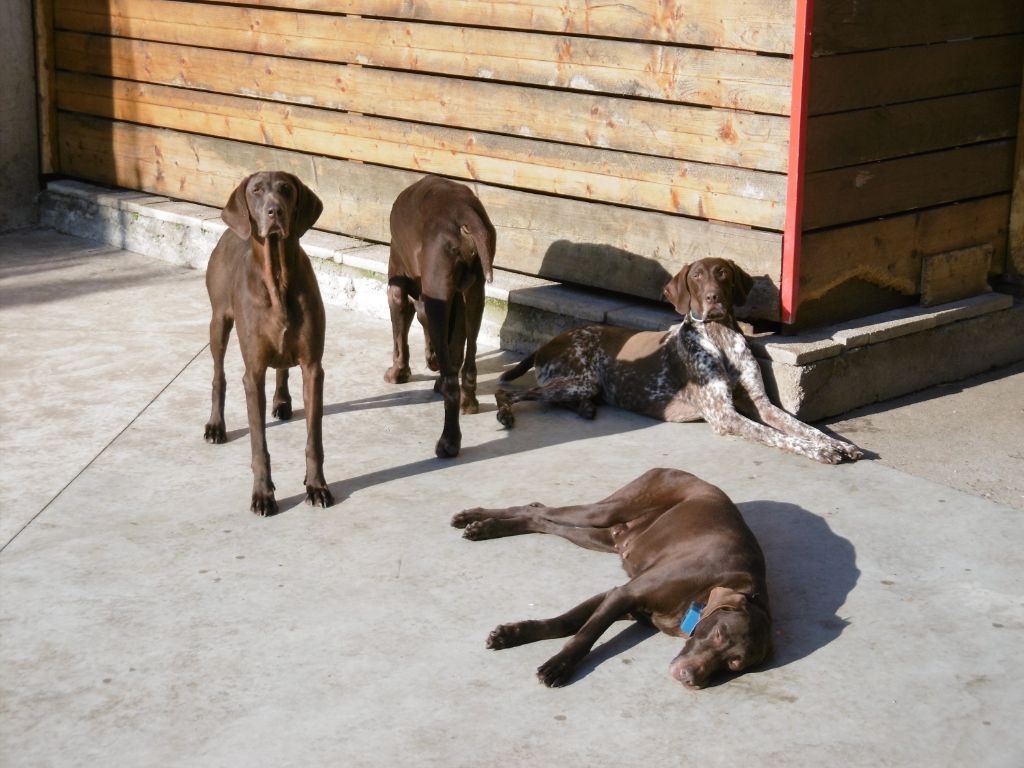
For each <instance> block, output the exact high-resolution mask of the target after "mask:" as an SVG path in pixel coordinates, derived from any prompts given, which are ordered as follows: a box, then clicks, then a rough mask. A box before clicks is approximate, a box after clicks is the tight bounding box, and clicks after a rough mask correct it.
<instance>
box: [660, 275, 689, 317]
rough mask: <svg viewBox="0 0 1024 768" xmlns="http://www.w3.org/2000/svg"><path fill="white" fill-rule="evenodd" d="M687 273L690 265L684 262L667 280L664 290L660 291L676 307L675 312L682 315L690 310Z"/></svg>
mask: <svg viewBox="0 0 1024 768" xmlns="http://www.w3.org/2000/svg"><path fill="white" fill-rule="evenodd" d="M689 274H690V265H689V264H684V265H683V268H682V269H680V270H679V272H678V273H677V274H676V276H675V277H673V278H672V279H671V280H669V281H668V283H667V284H666V285H665V290H664V291H662V293H663V294H664V296H665V298H666V299H668V300H669V302H671V304H672V306H673V307H675V308H676V312H678V313H679V314H680V315H684V316H685V315H686V313H687V312H689V311H690V288H689V286H688V285H687V282H686V277H687V275H689Z"/></svg>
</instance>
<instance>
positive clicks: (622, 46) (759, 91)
mask: <svg viewBox="0 0 1024 768" xmlns="http://www.w3.org/2000/svg"><path fill="white" fill-rule="evenodd" d="M57 3H58V13H59V18H60V26H61V28H62V29H68V30H74V31H79V32H91V33H95V34H105V35H115V36H118V37H125V38H135V39H144V40H151V41H160V42H167V43H177V44H180V45H194V46H202V47H208V48H218V49H228V50H235V51H245V52H250V53H263V54H271V55H276V56H289V57H293V58H300V59H309V60H317V61H332V62H346V63H354V64H360V65H365V66H372V67H387V68H392V69H402V70H406V71H410V72H430V73H436V74H444V75H449V76H457V77H464V78H475V79H484V80H501V81H506V82H516V83H528V84H531V85H535V86H544V87H556V88H569V89H573V90H579V91H598V92H603V93H614V94H621V95H627V96H639V97H645V98H656V99H665V100H669V101H679V102H688V103H697V104H707V105H713V106H727V107H731V108H738V109H748V110H755V109H757V110H759V111H767V112H775V113H778V114H783V113H785V112H786V111H788V92H789V91H788V78H789V67H788V66H787V62H786V60H784V59H779V58H776V57H766V56H750V55H745V54H740V53H735V52H729V51H710V50H701V49H693V48H676V47H668V46H664V45H657V44H642V43H631V42H622V41H617V40H599V39H591V38H577V37H568V36H552V35H538V34H534V33H532V32H528V31H511V30H495V29H480V28H474V27H449V26H440V25H437V24H423V23H417V22H406V21H389V20H381V19H367V18H359V17H353V16H335V15H327V14H315V13H304V12H296V11H285V10H275V9H265V8H242V7H234V6H219V5H198V6H197V5H196V4H194V3H185V2H174V1H170V0H110V2H109V3H104V4H102V5H98V4H96V3H93V2H90V1H89V0H57ZM199 9H201V10H199Z"/></svg>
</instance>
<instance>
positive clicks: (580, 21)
mask: <svg viewBox="0 0 1024 768" xmlns="http://www.w3.org/2000/svg"><path fill="white" fill-rule="evenodd" d="M228 2H230V3H232V4H235V5H243V4H244V5H263V6H272V7H275V8H298V9H308V10H316V11H325V12H330V13H348V14H358V15H363V16H381V17H390V18H400V19H419V20H422V21H437V22H448V23H451V24H472V25H479V26H484V27H499V28H504V29H530V30H534V31H537V32H564V33H567V34H573V35H588V36H593V37H617V38H623V39H633V40H658V41H663V42H669V43H683V44H686V45H700V46H707V47H712V48H737V49H741V50H752V51H766V52H771V53H792V51H793V15H794V13H795V7H796V3H795V0H685V2H684V1H683V0H630V2H628V3H625V2H613V3H609V2H594V0H246V1H245V2H237V1H236V0H228Z"/></svg>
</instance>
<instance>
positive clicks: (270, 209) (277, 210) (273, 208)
mask: <svg viewBox="0 0 1024 768" xmlns="http://www.w3.org/2000/svg"><path fill="white" fill-rule="evenodd" d="M280 215H281V206H280V205H276V204H274V205H268V206H267V216H269V217H270V218H272V219H276V218H277V217H278V216H280Z"/></svg>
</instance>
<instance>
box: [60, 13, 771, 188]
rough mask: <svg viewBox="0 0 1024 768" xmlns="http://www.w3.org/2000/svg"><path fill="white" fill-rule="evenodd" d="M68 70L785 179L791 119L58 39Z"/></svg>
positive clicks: (88, 38) (73, 36)
mask: <svg viewBox="0 0 1024 768" xmlns="http://www.w3.org/2000/svg"><path fill="white" fill-rule="evenodd" d="M57 55H58V62H59V63H60V66H61V68H62V69H64V70H67V71H79V72H88V73H91V74H96V75H106V76H110V77H116V78H121V79H125V80H136V81H140V82H152V83H159V84H165V85H176V86H183V87H187V88H192V89H200V90H205V91H210V92H212V93H224V94H234V95H238V96H246V97H250V98H251V97H256V98H259V99H265V100H270V101H282V102H287V103H293V104H304V105H309V106H318V107H324V108H327V109H335V110H345V111H349V112H358V113H362V114H368V115H377V116H380V117H389V118H396V119H401V120H410V121H414V122H418V123H435V124H438V125H443V126H453V127H461V128H471V129H474V130H477V131H486V132H490V133H502V134H510V135H513V136H525V137H532V138H536V139H547V140H550V141H556V142H564V143H569V144H579V145H582V146H590V147H601V148H608V149H616V150H622V151H627V152H635V153H639V154H647V155H658V156H662V157H671V158H675V159H679V160H693V161H697V162H706V163H714V164H718V165H729V166H735V167H739V168H752V169H757V170H766V171H778V172H783V171H785V167H786V158H787V155H786V148H787V146H788V138H789V135H788V134H789V120H788V119H787V118H784V117H777V116H772V115H755V114H747V113H738V112H733V111H730V110H719V109H704V108H699V107H691V106H688V105H681V104H670V103H661V102H651V101H641V100H634V99H624V98H615V97H609V96H604V95H597V94H583V93H567V92H563V91H551V90H545V89H538V88H530V87H524V86H518V85H512V84H505V83H493V82H482V81H472V80H466V81H453V80H451V79H450V78H444V77H437V76H433V75H423V74H418V73H408V72H393V71H390V70H379V69H372V68H368V67H353V66H344V65H338V64H333V63H326V62H316V61H302V60H297V59H288V58H282V57H276V56H262V55H254V54H248V53H241V52H233V51H221V50H213V49H204V48H196V47H193V46H178V45H172V44H165V43H153V42H147V41H142V40H126V39H122V38H108V37H102V36H98V35H83V34H77V33H71V32H61V33H59V34H58V35H57Z"/></svg>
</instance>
